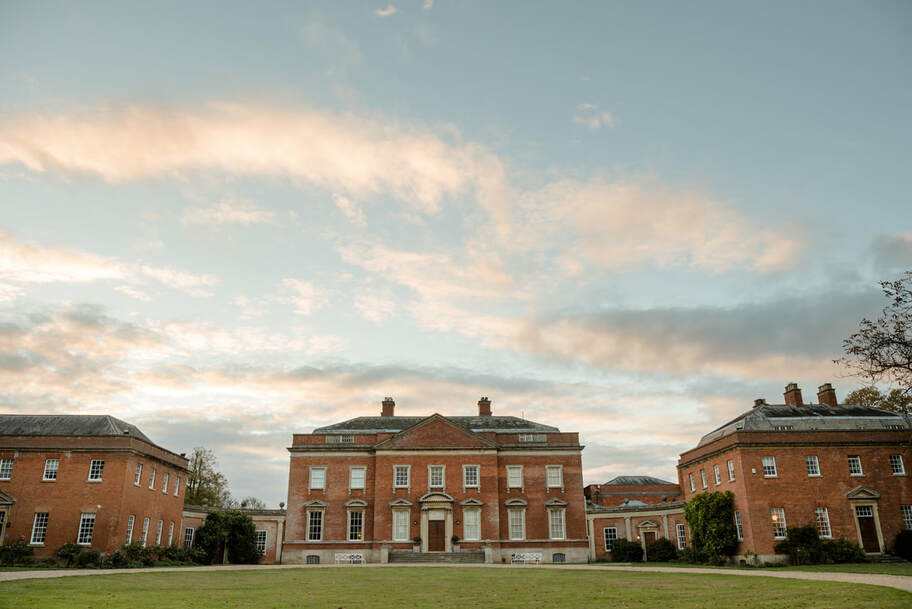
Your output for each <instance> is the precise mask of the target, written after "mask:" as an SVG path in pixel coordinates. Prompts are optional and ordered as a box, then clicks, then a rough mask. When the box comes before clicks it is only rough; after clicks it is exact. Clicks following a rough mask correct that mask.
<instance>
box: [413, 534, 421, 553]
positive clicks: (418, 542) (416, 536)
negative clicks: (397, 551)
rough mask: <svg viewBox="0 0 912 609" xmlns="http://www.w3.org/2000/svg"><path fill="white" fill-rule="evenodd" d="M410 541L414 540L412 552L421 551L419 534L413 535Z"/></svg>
mask: <svg viewBox="0 0 912 609" xmlns="http://www.w3.org/2000/svg"><path fill="white" fill-rule="evenodd" d="M412 541H414V542H415V545H413V546H412V552H420V551H421V535H415V536H414V537H412Z"/></svg>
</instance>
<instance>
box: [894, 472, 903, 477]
mask: <svg viewBox="0 0 912 609" xmlns="http://www.w3.org/2000/svg"><path fill="white" fill-rule="evenodd" d="M893 475H894V476H899V477H903V476H905V475H906V472H903V473H901V474H893Z"/></svg>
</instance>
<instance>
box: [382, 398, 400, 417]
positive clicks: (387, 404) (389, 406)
mask: <svg viewBox="0 0 912 609" xmlns="http://www.w3.org/2000/svg"><path fill="white" fill-rule="evenodd" d="M381 404H382V405H383V408H382V409H381V410H380V416H381V417H391V416H393V410H394V409H395V408H396V402H394V401H393V398H391V397H389V396H387V397H385V398H383V401H382V402H381Z"/></svg>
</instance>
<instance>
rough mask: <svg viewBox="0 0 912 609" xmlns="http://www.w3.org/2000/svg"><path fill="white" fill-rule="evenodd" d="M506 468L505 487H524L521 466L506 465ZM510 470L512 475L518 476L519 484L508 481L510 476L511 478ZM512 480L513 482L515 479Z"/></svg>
mask: <svg viewBox="0 0 912 609" xmlns="http://www.w3.org/2000/svg"><path fill="white" fill-rule="evenodd" d="M506 470H507V488H508V489H511V488H518V489H523V488H525V481H524V479H523V466H522V465H508V466H507V468H506ZM511 472H513V473H514V477H515V476H517V475H518V476H519V484H514V483H512V482H510V478H511V476H510V473H511ZM514 482H515V480H514Z"/></svg>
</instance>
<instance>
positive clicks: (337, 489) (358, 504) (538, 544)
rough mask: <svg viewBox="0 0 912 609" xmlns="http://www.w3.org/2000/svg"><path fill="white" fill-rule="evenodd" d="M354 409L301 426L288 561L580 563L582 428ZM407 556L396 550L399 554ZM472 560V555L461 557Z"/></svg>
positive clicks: (484, 406) (486, 404)
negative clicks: (418, 556) (430, 558)
mask: <svg viewBox="0 0 912 609" xmlns="http://www.w3.org/2000/svg"><path fill="white" fill-rule="evenodd" d="M394 407H395V403H394V402H393V400H392V399H390V398H387V399H385V400H384V401H383V406H382V411H381V416H379V417H358V418H356V419H351V420H349V421H344V422H342V423H337V424H335V425H329V426H327V427H322V428H319V429H316V430H315V431H314V432H313V433H311V434H295V435H294V439H293V442H292V446H291V447H290V448H289V449H288V450H289V452H290V453H291V465H290V468H289V482H288V510H287V523H286V524H287V526H286V534H285V546H284V549H283V562H285V563H305V562H311V563H313V562H322V563H326V562H334V561H336V560H337V559H339V558H340V557H342V559H343V560H349V559H352V558H353V557H354V558H355V559H356V560H357V559H360V560H363V561H366V562H386V561H387V560H395V559H396V556H397V554H398V553H400V552H408V553H410V554H412V553H413V552H419V553H422V554H436V553H453V552H454V551H455V550H456V546H458V547H459V553H460V554H461V555H464V554H470V555H472V556H474V557H477V560H479V561H481V560H485V561H488V562H502V561H511V560H514V559H516V558H517V556H520V555H527V554H528V555H532V556H536V557H538V556H540V558H541V560H542V561H544V562H552V561H554V562H557V561H564V560H565V561H585V560H586V554H587V547H586V546H587V542H586V524H585V504H584V498H583V492H582V490H583V486H582V465H581V452H582V449H583V447H582V446H580V444H579V434H577V433H563V432H561V431H560V430H559V429H557V428H555V427H550V426H548V425H542V424H540V423H534V422H532V421H526V420H524V419H520V418H517V417H512V416H493V415H492V414H491V402H490V401H489V400H487V399H486V398H482V399H481V400H480V401H479V402H478V409H479V410H478V415H477V416H453V417H445V416H442V415H439V414H433V415H430V416H426V417H400V416H395V414H394ZM399 556H401V554H399ZM464 558H465V557H464Z"/></svg>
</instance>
